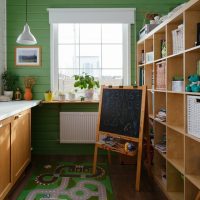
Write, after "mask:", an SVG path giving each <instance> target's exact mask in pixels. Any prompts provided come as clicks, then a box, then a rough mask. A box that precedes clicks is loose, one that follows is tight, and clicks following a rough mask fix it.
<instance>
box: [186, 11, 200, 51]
mask: <svg viewBox="0 0 200 200" xmlns="http://www.w3.org/2000/svg"><path fill="white" fill-rule="evenodd" d="M184 15H185V27H186V28H185V37H186V38H187V40H185V47H186V49H189V48H192V47H194V46H195V42H197V23H200V12H199V10H187V11H186V12H185V13H184ZM199 42H200V41H199Z"/></svg>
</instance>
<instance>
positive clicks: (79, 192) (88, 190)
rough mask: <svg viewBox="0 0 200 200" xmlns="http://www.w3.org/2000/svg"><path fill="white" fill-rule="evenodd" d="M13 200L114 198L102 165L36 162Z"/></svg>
mask: <svg viewBox="0 0 200 200" xmlns="http://www.w3.org/2000/svg"><path fill="white" fill-rule="evenodd" d="M17 200H114V197H113V193H112V186H111V182H110V178H109V175H108V170H107V166H106V164H100V165H98V166H97V172H96V174H95V175H93V174H92V165H91V164H87V163H69V162H59V163H58V162H57V163H50V164H46V163H45V164H42V163H40V164H37V166H36V168H35V169H34V171H33V174H32V176H31V178H30V180H29V181H28V184H27V185H26V187H25V188H24V190H23V191H22V193H21V194H20V196H19V197H18V198H17Z"/></svg>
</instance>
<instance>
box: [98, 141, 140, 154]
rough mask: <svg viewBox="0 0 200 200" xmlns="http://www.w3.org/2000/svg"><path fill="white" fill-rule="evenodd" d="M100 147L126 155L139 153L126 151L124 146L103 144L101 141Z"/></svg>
mask: <svg viewBox="0 0 200 200" xmlns="http://www.w3.org/2000/svg"><path fill="white" fill-rule="evenodd" d="M98 147H99V148H101V149H105V150H110V151H114V152H117V153H120V154H123V155H126V156H135V155H136V154H137V151H136V150H135V151H125V150H124V148H122V147H111V146H110V145H106V144H102V143H99V145H98Z"/></svg>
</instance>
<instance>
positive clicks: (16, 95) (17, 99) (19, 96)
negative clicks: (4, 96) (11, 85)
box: [15, 88, 22, 101]
mask: <svg viewBox="0 0 200 200" xmlns="http://www.w3.org/2000/svg"><path fill="white" fill-rule="evenodd" d="M21 98H22V94H21V92H20V90H19V88H17V90H16V92H15V100H16V101H19V100H21Z"/></svg>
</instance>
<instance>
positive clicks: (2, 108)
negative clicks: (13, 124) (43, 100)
mask: <svg viewBox="0 0 200 200" xmlns="http://www.w3.org/2000/svg"><path fill="white" fill-rule="evenodd" d="M39 103H40V100H32V101H8V102H0V120H3V119H6V118H7V117H10V116H12V115H15V114H17V113H19V112H22V111H24V110H27V109H29V108H32V107H34V106H37V105H38V104H39Z"/></svg>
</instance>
